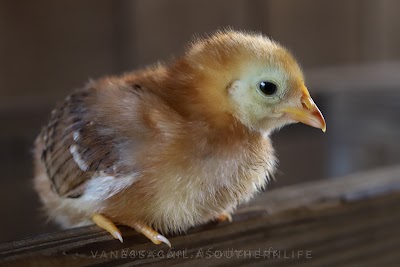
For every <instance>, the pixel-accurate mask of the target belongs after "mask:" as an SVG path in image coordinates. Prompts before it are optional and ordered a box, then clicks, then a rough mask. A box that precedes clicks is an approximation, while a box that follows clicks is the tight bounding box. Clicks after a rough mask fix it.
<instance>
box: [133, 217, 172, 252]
mask: <svg viewBox="0 0 400 267" xmlns="http://www.w3.org/2000/svg"><path fill="white" fill-rule="evenodd" d="M128 226H129V227H132V228H133V229H135V230H136V231H137V232H139V233H142V234H143V235H144V236H146V237H147V238H148V239H150V240H151V242H153V243H154V244H156V245H159V244H161V242H163V243H165V244H167V245H168V246H169V247H171V243H170V242H169V240H168V239H167V238H166V237H165V236H163V235H160V234H159V233H157V232H156V231H155V230H154V229H153V228H151V227H150V226H148V225H146V224H144V223H140V222H134V223H131V224H129V225H128Z"/></svg>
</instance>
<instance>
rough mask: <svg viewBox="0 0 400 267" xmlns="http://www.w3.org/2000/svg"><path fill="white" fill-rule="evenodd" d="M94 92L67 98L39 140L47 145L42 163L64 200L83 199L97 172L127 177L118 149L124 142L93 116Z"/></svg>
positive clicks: (42, 152) (81, 92) (80, 92)
mask: <svg viewBox="0 0 400 267" xmlns="http://www.w3.org/2000/svg"><path fill="white" fill-rule="evenodd" d="M93 91H94V90H93V89H88V88H87V89H83V90H80V91H77V92H75V93H73V94H71V95H70V96H69V97H67V99H66V100H65V101H64V102H63V103H62V104H61V105H58V106H57V107H56V109H55V110H54V111H53V112H52V115H51V118H50V121H49V124H48V125H47V127H45V128H44V129H43V130H42V132H41V135H40V136H39V138H42V141H43V143H44V147H43V149H42V151H41V160H42V161H43V163H44V165H45V168H46V172H47V175H48V177H49V179H51V181H52V184H53V188H54V190H55V191H56V192H57V193H58V194H59V195H61V196H66V197H79V195H80V194H81V193H82V191H83V189H84V185H85V183H86V182H87V181H88V180H90V179H91V178H92V177H93V176H94V175H95V173H96V172H99V171H102V172H104V173H105V174H107V175H113V176H117V174H119V175H121V173H123V171H122V169H123V168H121V166H118V158H119V156H118V149H117V148H116V145H118V143H122V142H123V140H122V139H121V138H118V137H117V135H116V134H115V133H114V132H113V131H112V130H111V129H108V128H107V126H105V125H102V124H101V123H99V122H98V121H97V120H96V116H95V115H94V114H92V112H91V109H90V108H89V106H88V103H89V101H88V98H89V97H90V95H91V94H92V93H94V92H93ZM102 133H103V134H102ZM125 171H126V168H125Z"/></svg>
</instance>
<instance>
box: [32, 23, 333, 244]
mask: <svg viewBox="0 0 400 267" xmlns="http://www.w3.org/2000/svg"><path fill="white" fill-rule="evenodd" d="M295 122H302V123H305V124H308V125H310V126H313V127H316V128H320V129H322V130H323V131H325V129H326V126H325V121H324V118H323V116H322V114H321V112H320V111H319V110H318V108H317V106H316V105H315V104H314V102H313V100H312V99H311V97H310V95H309V93H308V91H307V88H306V87H305V85H304V78H303V74H302V72H301V69H300V67H299V65H298V64H297V63H296V61H295V60H294V58H293V57H292V56H291V54H290V53H289V52H288V51H287V50H286V49H284V48H283V47H282V46H280V45H279V44H277V43H276V42H274V41H272V40H270V39H269V38H268V37H265V36H262V35H259V34H253V33H251V34H248V33H244V32H237V31H232V30H226V31H219V32H217V33H215V34H213V35H212V36H209V37H208V38H205V39H198V40H196V41H195V42H193V44H191V45H190V46H189V47H188V49H187V50H186V52H185V53H184V54H183V55H182V56H181V57H180V58H177V59H175V60H173V61H172V62H170V63H169V64H165V65H164V64H159V65H156V66H153V67H149V68H147V69H144V70H139V71H135V72H131V73H128V74H126V75H123V76H120V77H107V78H104V79H100V80H98V81H92V82H90V83H89V84H87V85H86V86H85V87H84V88H83V89H80V90H77V91H75V92H74V93H72V94H71V95H69V96H68V97H67V98H66V99H65V101H64V102H62V103H60V104H59V105H58V106H57V107H56V108H55V109H54V110H53V111H52V113H51V118H50V121H49V123H48V125H47V126H46V127H44V128H43V129H42V131H41V133H40V135H39V136H38V137H37V139H36V142H35V154H34V165H35V174H34V175H35V178H34V182H35V188H36V190H37V192H38V193H39V196H40V198H41V201H42V202H43V205H44V207H45V210H46V211H47V213H48V215H49V216H50V218H52V219H54V220H55V221H56V222H57V223H59V224H60V225H61V226H62V227H65V228H69V227H77V226H82V225H89V224H93V223H95V224H97V225H98V226H100V227H101V228H103V229H105V230H107V231H108V232H109V233H110V234H111V235H112V236H113V237H114V238H116V239H119V240H120V241H121V242H122V240H123V239H122V236H121V232H120V231H119V230H118V228H117V227H116V226H115V224H122V225H127V226H130V227H132V228H134V229H135V230H136V231H138V232H140V233H142V234H144V235H145V236H147V237H148V238H149V239H150V240H151V241H152V242H154V243H155V244H160V243H161V242H163V243H166V244H167V245H169V246H170V245H171V244H170V242H169V241H168V239H167V238H165V236H163V235H162V234H165V233H173V232H182V231H185V230H187V229H188V228H190V227H193V226H196V225H200V224H204V223H206V222H208V221H210V220H214V219H219V220H224V219H230V214H231V213H232V212H233V211H234V209H235V208H236V206H237V205H238V204H240V203H243V202H246V201H248V200H249V199H251V198H252V197H253V196H254V194H256V193H257V192H258V191H260V189H262V188H263V187H265V185H266V184H267V182H268V180H269V177H271V175H272V174H273V172H274V170H275V165H276V158H275V156H274V150H273V148H272V146H271V141H270V138H269V135H270V133H271V132H273V131H274V130H277V129H279V128H281V127H283V126H284V125H287V124H290V123H295ZM114 223H115V224H114ZM159 232H160V233H162V234H160V233H159Z"/></svg>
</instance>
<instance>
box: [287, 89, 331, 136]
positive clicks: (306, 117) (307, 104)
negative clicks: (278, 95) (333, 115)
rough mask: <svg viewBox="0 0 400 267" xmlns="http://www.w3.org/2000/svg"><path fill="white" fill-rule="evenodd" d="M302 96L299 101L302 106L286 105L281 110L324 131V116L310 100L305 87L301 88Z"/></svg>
mask: <svg viewBox="0 0 400 267" xmlns="http://www.w3.org/2000/svg"><path fill="white" fill-rule="evenodd" d="M302 91H303V96H302V97H301V103H302V105H303V108H297V107H296V108H294V107H288V108H284V109H282V112H283V113H284V114H285V115H286V116H287V117H288V118H290V119H292V120H294V121H298V122H301V123H304V124H307V125H310V126H312V127H315V128H318V129H321V130H322V131H323V132H325V131H326V123H325V119H324V116H322V113H321V111H320V110H319V109H318V107H317V105H315V103H314V101H313V100H312V98H311V96H310V94H309V93H308V91H307V88H305V87H304V88H303V90H302Z"/></svg>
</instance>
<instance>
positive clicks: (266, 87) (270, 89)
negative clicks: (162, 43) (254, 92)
mask: <svg viewBox="0 0 400 267" xmlns="http://www.w3.org/2000/svg"><path fill="white" fill-rule="evenodd" d="M260 90H261V92H263V93H264V94H265V95H273V94H275V93H276V91H277V90H278V89H277V87H276V84H274V83H271V82H260Z"/></svg>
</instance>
